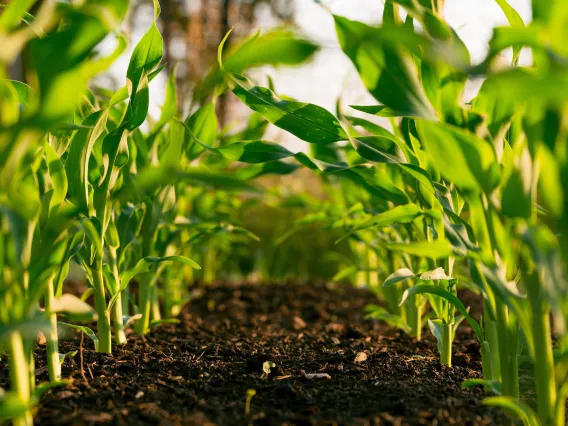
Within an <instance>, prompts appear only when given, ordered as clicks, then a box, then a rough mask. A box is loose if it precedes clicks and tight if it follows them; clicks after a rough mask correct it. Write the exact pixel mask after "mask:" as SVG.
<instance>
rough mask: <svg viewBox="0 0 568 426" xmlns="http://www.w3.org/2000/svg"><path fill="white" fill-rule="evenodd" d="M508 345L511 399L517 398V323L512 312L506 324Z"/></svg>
mask: <svg viewBox="0 0 568 426" xmlns="http://www.w3.org/2000/svg"><path fill="white" fill-rule="evenodd" d="M508 333H509V336H508V343H509V347H508V350H507V360H508V369H509V372H508V375H509V393H510V395H511V396H512V397H513V398H517V399H518V398H519V358H518V353H517V352H518V348H519V322H518V321H517V318H515V316H514V314H513V313H512V312H509V324H508Z"/></svg>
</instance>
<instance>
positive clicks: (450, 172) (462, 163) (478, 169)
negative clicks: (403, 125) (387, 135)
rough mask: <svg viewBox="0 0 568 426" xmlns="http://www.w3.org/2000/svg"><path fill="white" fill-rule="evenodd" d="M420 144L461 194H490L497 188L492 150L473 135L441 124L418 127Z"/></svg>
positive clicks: (498, 173)
mask: <svg viewBox="0 0 568 426" xmlns="http://www.w3.org/2000/svg"><path fill="white" fill-rule="evenodd" d="M418 131H419V133H420V139H421V142H422V143H423V144H424V145H425V146H426V149H427V151H428V152H429V153H430V156H431V158H432V161H433V162H434V164H435V165H436V167H437V169H438V170H439V171H440V173H441V174H442V175H443V176H444V177H445V178H447V179H449V180H450V181H452V182H454V183H455V185H456V186H457V187H458V188H460V189H462V190H472V191H480V190H482V191H484V192H485V193H487V194H489V193H491V192H492V191H493V189H495V187H496V186H497V185H498V184H499V180H500V171H499V163H498V161H497V157H496V154H495V149H494V148H493V146H492V145H491V144H490V143H489V142H488V141H486V140H485V139H480V138H478V137H477V136H475V135H474V134H472V133H469V132H466V131H464V130H462V129H458V128H456V127H453V126H450V125H446V124H443V123H433V122H427V121H421V122H420V123H418Z"/></svg>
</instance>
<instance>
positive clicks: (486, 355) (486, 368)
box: [481, 340, 496, 390]
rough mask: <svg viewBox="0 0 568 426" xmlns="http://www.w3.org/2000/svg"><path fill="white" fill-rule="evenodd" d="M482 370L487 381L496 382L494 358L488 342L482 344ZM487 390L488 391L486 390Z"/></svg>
mask: <svg viewBox="0 0 568 426" xmlns="http://www.w3.org/2000/svg"><path fill="white" fill-rule="evenodd" d="M481 368H482V370H483V378H484V379H485V380H496V377H495V375H494V371H493V356H492V354H491V348H490V346H489V342H488V341H487V340H486V341H484V342H482V343H481ZM485 390H488V389H487V388H486V389H485Z"/></svg>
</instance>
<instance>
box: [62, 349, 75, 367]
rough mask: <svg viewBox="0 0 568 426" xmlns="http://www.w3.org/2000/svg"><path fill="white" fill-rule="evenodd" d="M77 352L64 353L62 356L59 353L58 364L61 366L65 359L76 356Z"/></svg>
mask: <svg viewBox="0 0 568 426" xmlns="http://www.w3.org/2000/svg"><path fill="white" fill-rule="evenodd" d="M77 352H78V351H69V352H66V353H64V354H61V353H60V354H59V363H60V364H63V362H65V360H66V359H67V358H73V357H74V356H75V355H77Z"/></svg>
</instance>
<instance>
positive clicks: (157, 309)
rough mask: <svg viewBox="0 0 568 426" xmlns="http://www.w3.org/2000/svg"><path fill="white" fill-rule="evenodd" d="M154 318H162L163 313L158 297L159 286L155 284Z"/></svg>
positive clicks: (153, 288) (153, 287)
mask: <svg viewBox="0 0 568 426" xmlns="http://www.w3.org/2000/svg"><path fill="white" fill-rule="evenodd" d="M151 289H152V319H154V320H161V319H162V313H161V312H160V298H159V297H158V286H157V285H156V284H154V285H153V286H152V287H151Z"/></svg>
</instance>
